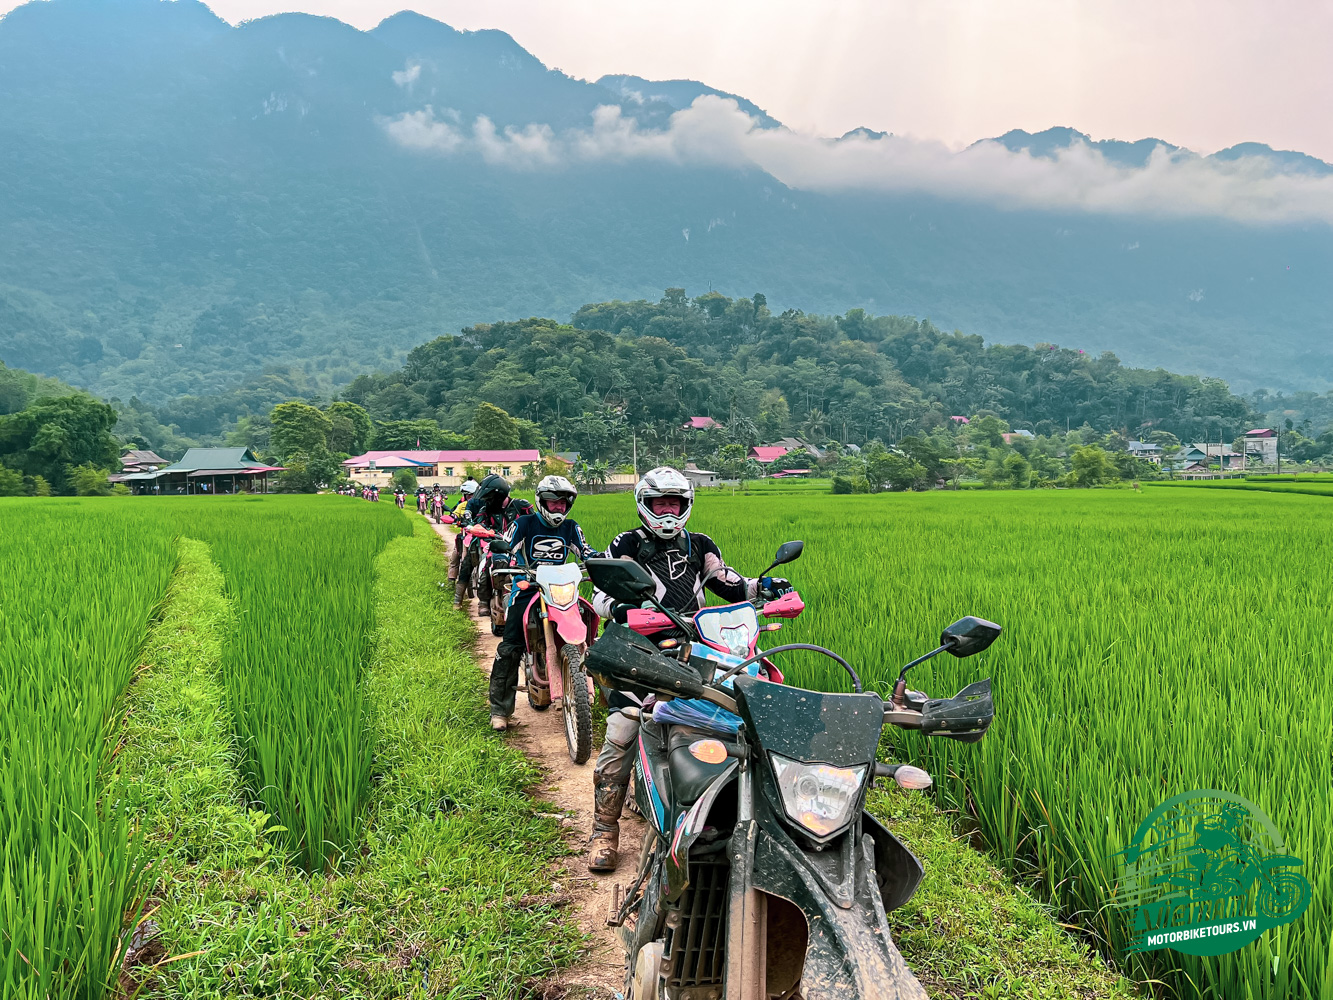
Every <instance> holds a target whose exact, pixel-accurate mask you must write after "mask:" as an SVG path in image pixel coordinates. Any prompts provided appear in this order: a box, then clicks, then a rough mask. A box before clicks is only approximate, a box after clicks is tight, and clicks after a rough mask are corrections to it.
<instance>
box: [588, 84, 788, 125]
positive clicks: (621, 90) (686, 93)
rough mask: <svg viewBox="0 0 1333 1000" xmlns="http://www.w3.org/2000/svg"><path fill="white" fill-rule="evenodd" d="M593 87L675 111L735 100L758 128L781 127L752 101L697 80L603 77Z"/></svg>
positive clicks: (638, 102)
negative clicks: (705, 101) (707, 100)
mask: <svg viewBox="0 0 1333 1000" xmlns="http://www.w3.org/2000/svg"><path fill="white" fill-rule="evenodd" d="M597 85H598V86H599V87H605V88H606V89H607V90H609V91H611V92H612V93H614V94H616V95H617V96H618V97H620V98H621V99H622V100H629V101H633V102H634V103H636V104H651V103H654V102H659V103H662V104H667V105H670V106H671V107H672V108H674V109H676V110H677V111H681V110H684V109H685V108H688V107H689V106H690V105H691V104H693V103H694V102H695V101H696V100H698V99H699V98H700V97H704V96H708V97H720V98H722V99H724V100H730V101H735V102H736V104H737V106H738V107H739V108H740V109H741V110H742V111H744V112H745V113H746V114H747V115H749V116H750V117H751V118H754V119H755V120H756V121H757V122H759V126H760V128H781V127H782V122H780V121H778V120H777V119H776V118H774V117H773V116H772V115H770V114H769V113H768V112H767V111H765V110H764V109H763V108H761V107H759V105H757V104H755V103H754V102H752V101H747V100H746V99H745V98H744V97H741V96H739V95H737V94H728V93H727V92H726V91H725V90H715V89H713V88H712V87H710V86H708V85H707V84H704V83H699V82H698V81H697V80H645V79H643V77H640V76H604V77H602V78H601V79H599V80H598V81H597Z"/></svg>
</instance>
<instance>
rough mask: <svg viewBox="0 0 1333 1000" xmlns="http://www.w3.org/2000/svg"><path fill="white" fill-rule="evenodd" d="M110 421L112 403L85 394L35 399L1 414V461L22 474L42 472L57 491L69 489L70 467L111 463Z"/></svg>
mask: <svg viewBox="0 0 1333 1000" xmlns="http://www.w3.org/2000/svg"><path fill="white" fill-rule="evenodd" d="M115 423H116V411H115V410H114V409H113V408H112V407H110V406H108V405H107V404H106V403H100V402H98V401H97V400H95V399H93V398H92V397H91V396H88V395H86V394H84V393H76V394H74V395H71V396H63V397H61V398H58V399H43V400H39V401H38V402H35V403H33V404H32V405H31V406H29V407H28V408H27V409H26V410H22V411H20V412H18V413H14V414H10V415H9V416H5V417H0V461H3V462H4V464H5V465H7V466H8V467H9V468H11V469H14V470H16V471H18V472H21V473H23V474H24V475H27V476H41V477H42V478H44V479H45V480H46V481H47V482H49V483H50V484H51V485H52V487H53V488H54V490H55V491H56V492H57V493H62V494H70V493H73V492H74V486H73V484H72V481H71V478H70V476H71V472H72V470H73V469H74V468H77V467H78V466H81V465H92V466H94V467H96V468H99V469H110V468H114V467H116V460H117V459H118V458H119V457H120V446H119V445H118V444H117V443H116V439H115V438H114V437H112V436H111V428H112V427H113V426H115ZM103 475H105V473H103Z"/></svg>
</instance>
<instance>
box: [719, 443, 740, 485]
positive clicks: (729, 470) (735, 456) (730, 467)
mask: <svg viewBox="0 0 1333 1000" xmlns="http://www.w3.org/2000/svg"><path fill="white" fill-rule="evenodd" d="M745 454H746V453H745V446H744V445H740V444H728V445H724V446H723V447H722V449H721V450H720V451H719V452H718V453H717V471H718V474H719V475H720V476H721V477H722V478H723V479H741V478H742V477H743V476H744V475H745Z"/></svg>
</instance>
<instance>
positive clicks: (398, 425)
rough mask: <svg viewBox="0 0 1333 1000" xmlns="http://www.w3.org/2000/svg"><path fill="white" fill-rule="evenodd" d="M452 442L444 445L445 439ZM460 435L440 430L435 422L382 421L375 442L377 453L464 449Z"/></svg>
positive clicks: (425, 420)
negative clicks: (421, 449)
mask: <svg viewBox="0 0 1333 1000" xmlns="http://www.w3.org/2000/svg"><path fill="white" fill-rule="evenodd" d="M446 438H447V439H448V440H449V441H450V443H449V444H446V443H444V441H445V439H446ZM458 440H459V435H457V434H453V433H452V432H450V431H444V430H441V429H440V425H439V424H437V423H436V422H435V421H434V420H428V419H424V418H422V419H418V420H382V421H380V422H379V423H377V424H376V425H375V433H374V435H373V442H374V445H375V449H376V450H377V451H416V450H418V449H420V448H427V449H430V448H448V447H462V445H459V444H457V443H454V442H457V441H458Z"/></svg>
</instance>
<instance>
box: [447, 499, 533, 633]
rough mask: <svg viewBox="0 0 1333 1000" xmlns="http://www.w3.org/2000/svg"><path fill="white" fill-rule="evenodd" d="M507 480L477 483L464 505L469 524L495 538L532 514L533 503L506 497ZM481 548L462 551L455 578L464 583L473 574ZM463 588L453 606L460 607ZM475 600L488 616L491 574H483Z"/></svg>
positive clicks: (476, 546)
mask: <svg viewBox="0 0 1333 1000" xmlns="http://www.w3.org/2000/svg"><path fill="white" fill-rule="evenodd" d="M509 490H510V486H509V480H508V479H506V478H505V477H504V476H500V475H497V474H495V473H491V474H490V475H489V476H486V477H485V478H484V479H482V481H481V482H480V483H478V484H477V492H476V493H474V494H472V499H471V500H469V501H468V502H467V516H468V519H469V523H471V524H474V525H477V526H478V527H481V528H487V529H489V530H490V531H493V532H495V533H496V534H497V535H503V534H504V533H505V532H506V531H508V530H509V526H510V525H511V524H513V523H514V522H515V521H517V520H518V519H519V518H520V517H522V516H523V515H524V514H531V513H532V504H530V503H528V501H526V500H520V499H514V498H511V497H510V496H509ZM480 553H481V546H480V545H479V544H478V543H476V542H475V541H474V542H473V543H472V544H470V545H468V546H467V547H466V548H465V549H464V550H463V561H462V565H460V566H459V567H458V576H459V579H461V580H466V579H467V578H468V574H469V573H471V572H472V567H473V566H474V565H475V564H476V561H477V560H478V559H479V558H480ZM462 593H463V592H462V589H461V588H460V590H459V592H458V594H457V596H455V597H454V607H456V608H458V607H462V606H463V601H462ZM477 600H478V602H480V604H481V608H482V613H483V614H487V615H489V614H490V609H491V575H490V574H489V573H482V574H481V580H480V581H479V582H478V584H477Z"/></svg>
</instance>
